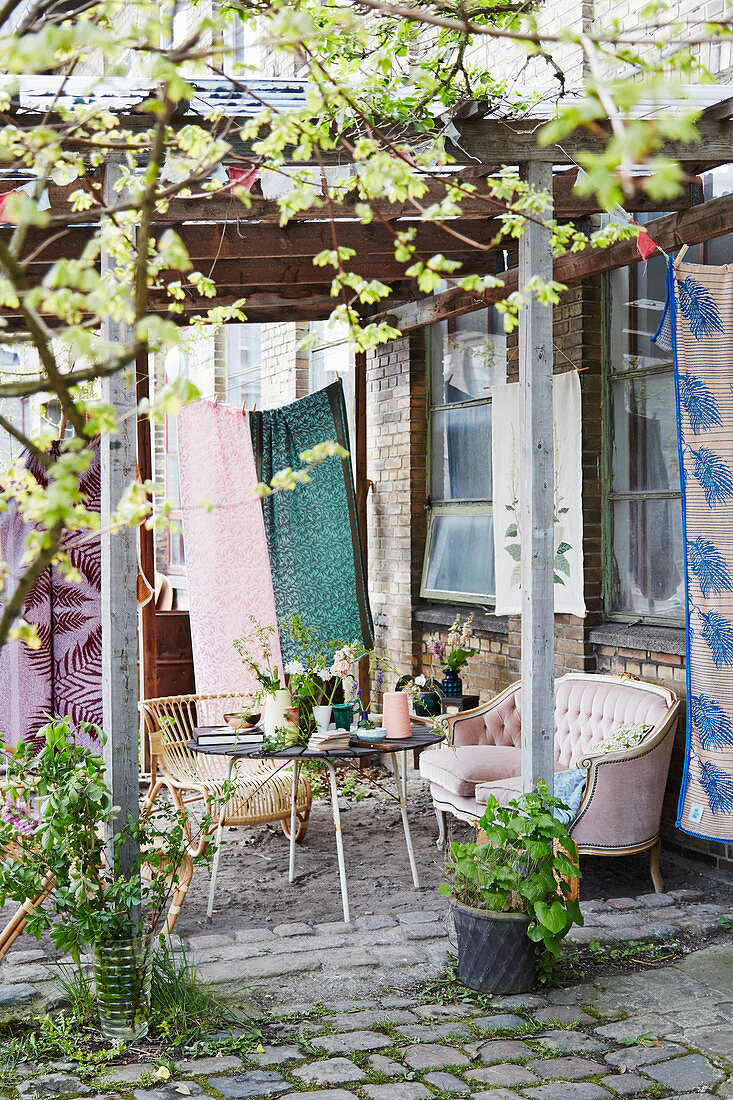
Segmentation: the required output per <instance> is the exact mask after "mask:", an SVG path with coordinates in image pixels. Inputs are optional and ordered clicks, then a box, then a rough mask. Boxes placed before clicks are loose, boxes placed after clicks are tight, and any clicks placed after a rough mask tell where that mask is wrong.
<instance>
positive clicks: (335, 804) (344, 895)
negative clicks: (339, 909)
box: [325, 760, 351, 924]
mask: <svg viewBox="0 0 733 1100" xmlns="http://www.w3.org/2000/svg"><path fill="white" fill-rule="evenodd" d="M325 763H326V767H327V768H328V779H329V783H330V786H331V812H332V814H333V827H334V829H335V830H336V853H337V855H338V864H339V879H340V880H341V904H342V905H343V909H344V920H345V921H346V923H347V924H350V923H351V915H350V913H349V892H348V889H347V886H346V864H345V862H344V840H343V837H342V835H341V814H340V813H339V792H338V786H337V785H336V769H335V768H334V766H333V764H332V763H331V761H330V760H326V762H325Z"/></svg>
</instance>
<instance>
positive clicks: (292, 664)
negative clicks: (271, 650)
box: [285, 661, 305, 676]
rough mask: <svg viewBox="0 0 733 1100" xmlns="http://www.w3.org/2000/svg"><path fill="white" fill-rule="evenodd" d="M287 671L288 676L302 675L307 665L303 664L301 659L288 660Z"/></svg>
mask: <svg viewBox="0 0 733 1100" xmlns="http://www.w3.org/2000/svg"><path fill="white" fill-rule="evenodd" d="M285 671H286V672H287V674H288V676H302V675H303V673H304V672H305V665H303V664H301V663H300V661H288V663H287V664H286V665H285Z"/></svg>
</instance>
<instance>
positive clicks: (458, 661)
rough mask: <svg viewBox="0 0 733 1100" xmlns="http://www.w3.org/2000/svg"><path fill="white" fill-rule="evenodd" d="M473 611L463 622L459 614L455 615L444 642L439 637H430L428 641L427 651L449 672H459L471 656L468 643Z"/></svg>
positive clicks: (471, 652)
mask: <svg viewBox="0 0 733 1100" xmlns="http://www.w3.org/2000/svg"><path fill="white" fill-rule="evenodd" d="M472 624H473V611H472V612H471V614H470V615H469V616H468V618H467V619H466V621H465V622H461V616H460V615H456V617H455V619H454V620H453V625H452V626H451V628H450V630H449V631H448V637H447V639H446V641H445V642H441V640H440V638H435V637H433V638H431V639H430V641H429V642H428V653H429V654H430V655H431V657H433V658H434V659H435V660H436V661H437V662H438V664H439V665H440V667H441V668H448V669H450V670H451V672H456V673H458V672H461V671H462V669H464V668H465V667H466V665H467V664H468V662H469V659H470V658H471V657H472V656H473V650H471V649H469V648H468V644H469V642H470V640H471V637H472V636H473V628H472Z"/></svg>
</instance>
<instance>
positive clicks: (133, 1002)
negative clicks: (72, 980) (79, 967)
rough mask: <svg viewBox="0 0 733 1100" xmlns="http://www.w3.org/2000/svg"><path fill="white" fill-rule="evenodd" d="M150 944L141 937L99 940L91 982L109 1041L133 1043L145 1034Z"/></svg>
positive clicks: (149, 977) (95, 949)
mask: <svg viewBox="0 0 733 1100" xmlns="http://www.w3.org/2000/svg"><path fill="white" fill-rule="evenodd" d="M152 963H153V952H152V944H150V943H149V942H147V941H146V940H145V939H144V938H143V937H136V936H121V937H119V938H115V939H110V940H99V941H98V942H97V943H96V944H95V947H94V984H95V986H96V991H97V1011H98V1012H99V1024H100V1027H101V1030H102V1034H103V1035H104V1037H105V1039H109V1040H110V1042H122V1043H132V1042H135V1041H137V1040H138V1039H143V1038H144V1037H145V1036H146V1035H147V1033H148V1017H149V1014H150V979H151V974H152Z"/></svg>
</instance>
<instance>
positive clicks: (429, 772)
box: [420, 745, 522, 797]
mask: <svg viewBox="0 0 733 1100" xmlns="http://www.w3.org/2000/svg"><path fill="white" fill-rule="evenodd" d="M521 768H522V751H521V749H515V748H512V747H511V746H508V745H458V746H456V747H455V748H451V747H449V746H447V745H445V746H443V747H441V748H439V749H431V750H430V751H429V752H423V753H421V754H420V774H421V775H422V777H423V778H424V779H428V780H430V782H431V783H438V784H439V785H440V786H441V787H444V788H445V789H446V790H448V791H452V792H453V794H458V795H462V796H464V797H470V796H471V795H473V793H474V790H475V787H476V784H477V783H484V782H486V781H491V780H495V779H502V778H503V777H504V776H507V775H519V773H520V771H521Z"/></svg>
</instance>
